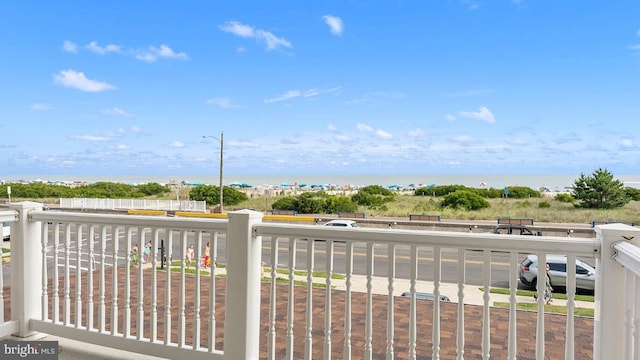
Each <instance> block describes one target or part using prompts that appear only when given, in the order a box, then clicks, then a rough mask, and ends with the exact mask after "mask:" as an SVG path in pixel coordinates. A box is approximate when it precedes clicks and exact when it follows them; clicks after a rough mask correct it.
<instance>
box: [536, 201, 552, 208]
mask: <svg viewBox="0 0 640 360" xmlns="http://www.w3.org/2000/svg"><path fill="white" fill-rule="evenodd" d="M538 207H539V208H540V209H547V208H550V207H551V204H549V202H548V201H541V202H540V203H538Z"/></svg>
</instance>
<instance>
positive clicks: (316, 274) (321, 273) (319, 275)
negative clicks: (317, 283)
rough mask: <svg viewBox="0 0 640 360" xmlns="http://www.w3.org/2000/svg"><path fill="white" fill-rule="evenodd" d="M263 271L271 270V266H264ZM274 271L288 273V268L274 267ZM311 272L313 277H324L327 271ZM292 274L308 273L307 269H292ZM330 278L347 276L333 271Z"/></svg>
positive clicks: (303, 274) (302, 274) (338, 278)
mask: <svg viewBox="0 0 640 360" xmlns="http://www.w3.org/2000/svg"><path fill="white" fill-rule="evenodd" d="M264 271H271V268H264ZM276 273H278V274H282V275H289V270H288V269H276ZM311 274H312V275H313V277H318V278H326V277H327V272H326V271H314V272H313V273H311ZM293 275H296V276H307V275H309V272H308V271H304V270H294V271H293ZM331 278H332V279H336V280H344V279H346V278H347V276H346V275H343V274H337V273H333V274H331Z"/></svg>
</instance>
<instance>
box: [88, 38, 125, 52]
mask: <svg viewBox="0 0 640 360" xmlns="http://www.w3.org/2000/svg"><path fill="white" fill-rule="evenodd" d="M86 48H87V49H88V50H89V51H91V52H92V53H94V54H98V55H105V54H108V53H119V52H121V51H122V50H121V47H120V46H119V45H113V44H110V45H107V46H99V45H98V42H97V41H92V42H90V43H89V44H88V45H87V46H86Z"/></svg>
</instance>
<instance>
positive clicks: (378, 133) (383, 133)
mask: <svg viewBox="0 0 640 360" xmlns="http://www.w3.org/2000/svg"><path fill="white" fill-rule="evenodd" d="M376 136H377V137H378V138H380V139H391V138H392V137H393V135H391V134H390V133H388V132H386V131H384V130H376Z"/></svg>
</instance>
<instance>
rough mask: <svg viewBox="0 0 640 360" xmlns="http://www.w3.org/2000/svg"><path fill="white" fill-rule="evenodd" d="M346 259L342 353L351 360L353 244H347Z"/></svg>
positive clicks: (347, 359) (346, 358)
mask: <svg viewBox="0 0 640 360" xmlns="http://www.w3.org/2000/svg"><path fill="white" fill-rule="evenodd" d="M346 246H347V259H346V264H345V273H346V280H345V286H346V289H345V290H346V294H345V305H344V306H345V309H344V353H343V357H344V359H345V360H351V285H352V283H351V277H352V275H353V243H352V242H350V241H349V242H347V245H346Z"/></svg>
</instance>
